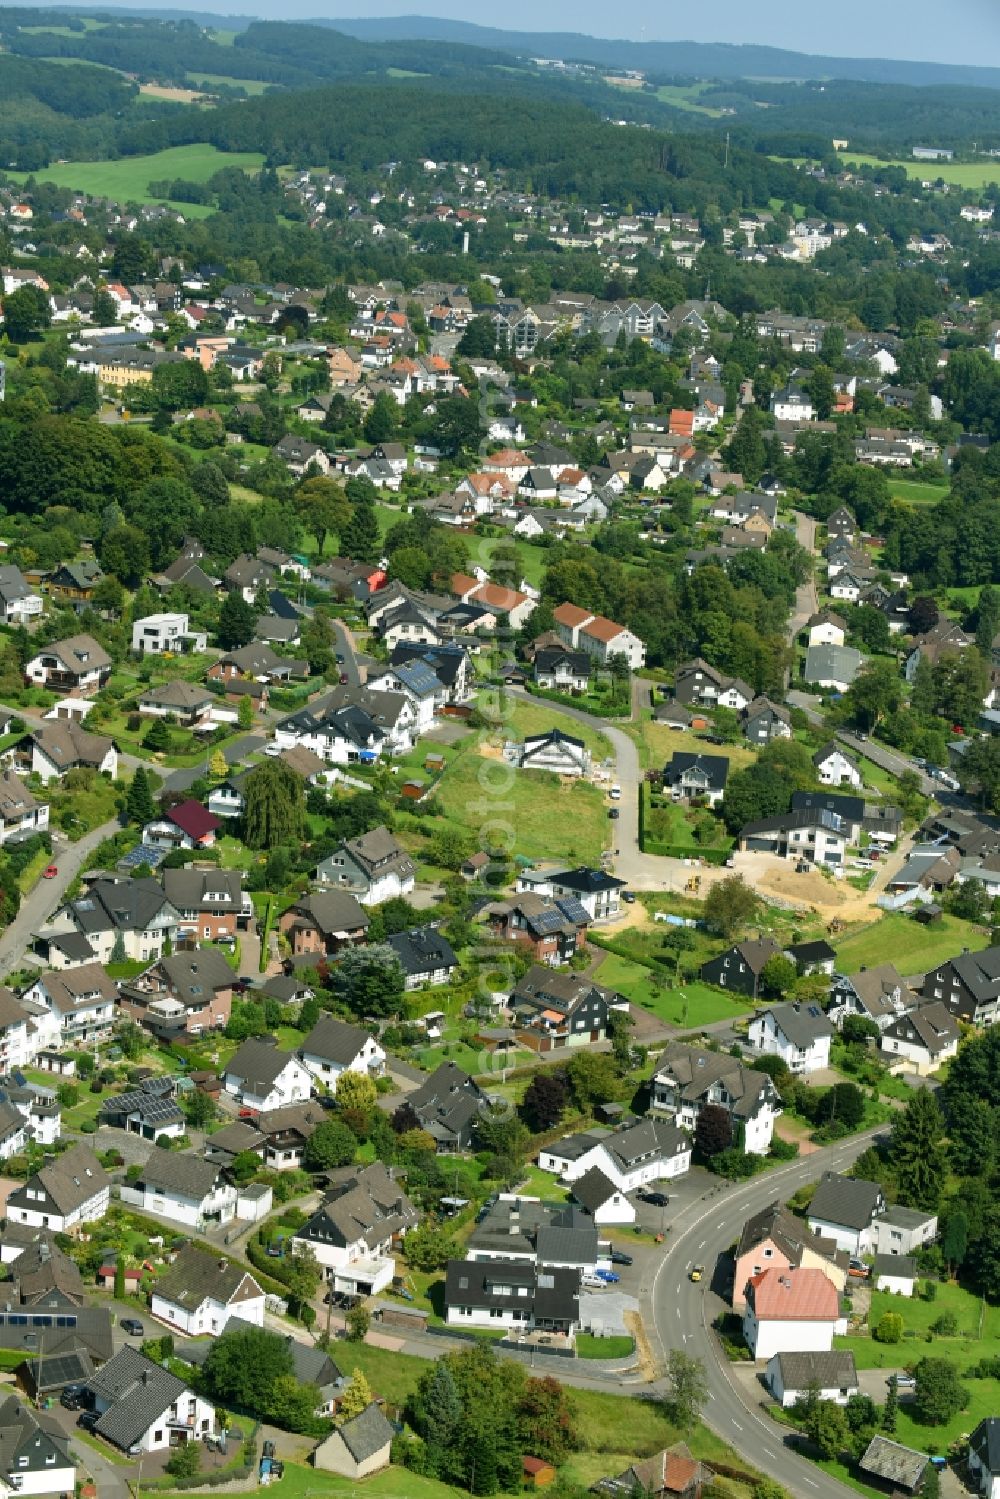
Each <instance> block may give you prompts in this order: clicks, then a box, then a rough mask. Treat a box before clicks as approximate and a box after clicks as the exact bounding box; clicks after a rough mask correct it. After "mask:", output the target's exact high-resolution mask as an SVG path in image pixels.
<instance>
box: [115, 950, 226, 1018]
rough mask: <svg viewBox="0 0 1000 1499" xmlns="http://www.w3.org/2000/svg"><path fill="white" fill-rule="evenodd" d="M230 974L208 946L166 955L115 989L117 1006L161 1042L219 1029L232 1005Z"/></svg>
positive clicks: (217, 954)
mask: <svg viewBox="0 0 1000 1499" xmlns="http://www.w3.org/2000/svg"><path fill="white" fill-rule="evenodd" d="M233 981H234V974H233V970H232V969H231V968H230V966H229V964H228V963H227V962H226V960H225V958H224V957H223V956H222V954H221V952H219V951H218V949H217V948H214V947H204V948H196V949H195V950H193V951H185V952H175V953H169V954H168V955H167V956H166V957H163V958H159V959H158V960H157V961H156V962H155V963H152V964H151V965H150V966H149V968H147V969H145V971H144V972H143V973H140V974H139V975H138V977H137V978H135V979H132V980H131V981H130V982H129V983H123V984H122V985H121V988H120V990H119V1003H120V1005H121V1008H122V1010H124V1012H125V1013H126V1014H127V1015H130V1016H131V1018H132V1019H133V1020H134V1021H136V1023H137V1024H138V1025H141V1026H144V1027H145V1028H146V1030H148V1031H151V1032H152V1034H153V1035H154V1036H157V1037H159V1038H160V1039H161V1040H169V1039H171V1038H172V1037H174V1036H177V1035H178V1034H179V1033H181V1032H186V1033H187V1034H188V1035H192V1036H200V1035H203V1034H204V1032H205V1031H210V1030H221V1029H222V1028H223V1026H225V1025H226V1024H228V1021H229V1016H230V1014H231V1013H232V1008H233Z"/></svg>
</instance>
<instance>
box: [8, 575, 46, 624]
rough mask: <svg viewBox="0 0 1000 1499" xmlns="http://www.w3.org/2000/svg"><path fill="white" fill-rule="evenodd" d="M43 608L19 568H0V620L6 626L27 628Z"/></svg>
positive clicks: (42, 601) (39, 597) (37, 594)
mask: <svg viewBox="0 0 1000 1499" xmlns="http://www.w3.org/2000/svg"><path fill="white" fill-rule="evenodd" d="M43 608H44V600H43V599H42V596H41V594H40V593H35V591H34V590H33V589H32V588H31V587H29V585H28V583H27V582H26V581H25V579H24V576H23V574H22V572H21V569H20V568H19V567H14V566H12V565H11V564H10V563H4V564H3V565H2V566H0V618H2V619H3V622H4V624H7V625H12V626H16V625H21V626H24V627H25V628H26V627H27V625H28V623H29V621H31V620H33V619H38V618H39V616H40V615H41V613H42V609H43Z"/></svg>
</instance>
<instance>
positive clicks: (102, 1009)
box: [21, 963, 118, 1047]
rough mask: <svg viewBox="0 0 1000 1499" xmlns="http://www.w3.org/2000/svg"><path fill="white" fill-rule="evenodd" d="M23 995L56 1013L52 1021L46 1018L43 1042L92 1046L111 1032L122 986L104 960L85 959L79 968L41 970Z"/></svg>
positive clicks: (31, 1001) (51, 1013)
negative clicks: (99, 961)
mask: <svg viewBox="0 0 1000 1499" xmlns="http://www.w3.org/2000/svg"><path fill="white" fill-rule="evenodd" d="M21 998H22V1000H23V1001H25V1003H27V1004H30V1005H31V1006H40V1007H41V1008H42V1009H44V1010H45V1011H47V1012H48V1015H49V1016H51V1017H52V1019H51V1024H48V1023H46V1022H44V1021H43V1022H42V1033H43V1039H42V1040H41V1042H40V1043H39V1044H41V1045H42V1046H45V1047H48V1046H52V1045H56V1046H66V1045H75V1044H82V1045H86V1046H90V1047H92V1046H95V1045H96V1044H97V1043H98V1042H100V1041H103V1040H105V1039H106V1038H107V1037H108V1036H110V1034H111V1028H112V1026H113V1025H114V1022H115V1014H116V1002H117V999H118V989H117V985H116V984H115V981H114V979H112V978H109V976H108V974H107V972H106V971H105V969H104V968H103V967H102V966H101V964H100V963H81V964H80V965H79V966H78V967H76V968H70V969H66V970H60V971H58V972H57V971H56V970H54V969H49V970H48V971H47V972H45V973H42V974H39V976H38V977H37V978H36V979H34V980H33V982H32V983H31V984H29V985H28V987H27V989H25V990H24V992H23V993H22V995H21ZM36 1024H37V1022H36Z"/></svg>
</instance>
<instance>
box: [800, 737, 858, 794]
mask: <svg viewBox="0 0 1000 1499" xmlns="http://www.w3.org/2000/svg"><path fill="white" fill-rule="evenodd" d="M812 763H813V765H814V766H815V767H816V776H817V779H818V780H819V783H820V785H821V786H856V787H857V788H858V789H859V790H860V788H861V786H862V785H863V784H864V777H863V776H862V774H861V768H860V766H859V765H858V764H857V762H856V761H855V760H852V759H851V757H850V755H847V754H845V753H844V751H843V750H842V749H841V748H840V746H839V745H838V744H835V743H834V742H833V740H831V741H830V743H829V744H825V745H824V746H823V748H822V749H818V750H817V751H816V753H815V754H814V755H813V757H812Z"/></svg>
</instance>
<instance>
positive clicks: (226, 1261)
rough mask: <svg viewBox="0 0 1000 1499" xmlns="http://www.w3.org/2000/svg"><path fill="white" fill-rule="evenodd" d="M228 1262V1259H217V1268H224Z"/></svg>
mask: <svg viewBox="0 0 1000 1499" xmlns="http://www.w3.org/2000/svg"><path fill="white" fill-rule="evenodd" d="M228 1263H229V1261H228V1260H220V1261H219V1269H220V1270H225V1268H226V1266H227V1265H228Z"/></svg>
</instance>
